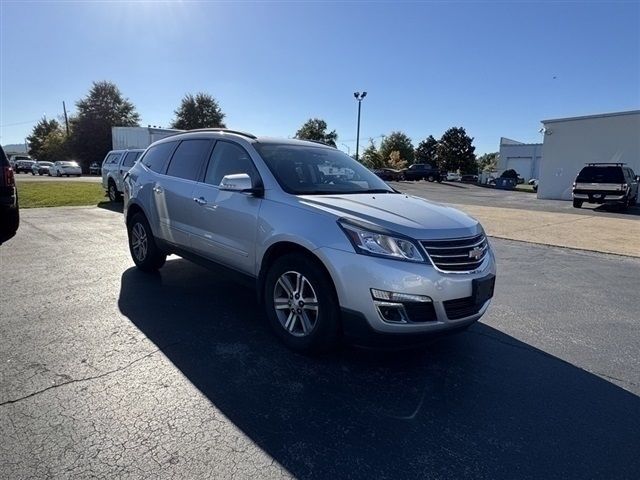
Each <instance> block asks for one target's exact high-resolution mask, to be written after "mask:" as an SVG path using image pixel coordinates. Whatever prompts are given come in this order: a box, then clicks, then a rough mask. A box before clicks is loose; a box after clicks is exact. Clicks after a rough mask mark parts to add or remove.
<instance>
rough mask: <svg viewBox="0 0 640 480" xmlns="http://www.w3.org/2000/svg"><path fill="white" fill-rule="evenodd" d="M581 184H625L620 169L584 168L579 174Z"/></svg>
mask: <svg viewBox="0 0 640 480" xmlns="http://www.w3.org/2000/svg"><path fill="white" fill-rule="evenodd" d="M576 182H580V183H624V176H623V175H622V168H620V167H615V166H611V167H584V168H583V169H582V171H581V172H580V173H579V174H578V178H577V179H576Z"/></svg>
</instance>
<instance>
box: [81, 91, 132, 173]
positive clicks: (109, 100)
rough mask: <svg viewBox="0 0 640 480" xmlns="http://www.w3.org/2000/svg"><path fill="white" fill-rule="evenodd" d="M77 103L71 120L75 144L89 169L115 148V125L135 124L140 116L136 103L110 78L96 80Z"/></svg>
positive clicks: (84, 164) (130, 125) (129, 125)
mask: <svg viewBox="0 0 640 480" xmlns="http://www.w3.org/2000/svg"><path fill="white" fill-rule="evenodd" d="M76 107H77V112H76V115H75V116H74V117H73V118H72V119H71V120H70V124H71V128H72V132H71V147H72V149H73V152H74V154H75V155H76V156H77V159H78V161H79V162H80V163H81V164H82V166H84V167H85V169H86V168H87V167H88V165H89V164H90V163H91V162H101V161H102V159H103V158H104V156H105V155H106V153H107V152H108V151H109V150H111V145H112V143H111V127H135V126H137V125H138V122H139V120H140V116H139V115H138V113H137V112H136V108H135V106H134V105H133V103H131V102H130V101H129V100H128V99H127V98H124V97H123V96H122V93H120V90H119V89H118V87H117V86H116V85H115V84H114V83H112V82H108V81H101V82H93V86H92V87H91V89H90V90H89V93H88V94H87V96H86V97H85V98H83V99H82V100H79V101H78V102H77V103H76Z"/></svg>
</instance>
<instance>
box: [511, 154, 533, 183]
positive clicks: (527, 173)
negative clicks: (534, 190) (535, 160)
mask: <svg viewBox="0 0 640 480" xmlns="http://www.w3.org/2000/svg"><path fill="white" fill-rule="evenodd" d="M510 168H512V169H514V170H515V171H516V172H518V173H519V174H520V175H522V176H523V177H524V181H525V182H526V181H528V180H529V179H530V178H531V157H508V158H507V169H510Z"/></svg>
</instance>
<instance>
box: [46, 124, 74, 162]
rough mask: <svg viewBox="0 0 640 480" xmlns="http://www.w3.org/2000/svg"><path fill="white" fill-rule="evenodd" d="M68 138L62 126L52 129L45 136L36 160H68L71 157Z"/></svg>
mask: <svg viewBox="0 0 640 480" xmlns="http://www.w3.org/2000/svg"><path fill="white" fill-rule="evenodd" d="M68 140H69V139H68V138H67V135H66V134H65V132H64V130H63V129H62V128H60V127H59V128H57V129H56V130H52V131H51V132H49V134H48V135H47V136H46V137H45V139H44V142H43V144H42V149H41V151H40V156H39V157H38V160H42V161H46V162H55V161H57V160H68V159H69V158H70V157H71V149H70V145H69V141H68Z"/></svg>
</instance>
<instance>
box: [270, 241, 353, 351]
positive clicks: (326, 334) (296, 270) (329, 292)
mask: <svg viewBox="0 0 640 480" xmlns="http://www.w3.org/2000/svg"><path fill="white" fill-rule="evenodd" d="M296 274H299V275H301V276H302V278H303V279H304V280H305V281H306V283H305V282H304V281H301V282H300V283H301V284H302V287H301V288H299V289H296V288H297V285H294V284H293V283H291V282H289V286H291V287H294V288H293V290H292V292H290V293H291V297H290V301H291V302H292V303H293V302H296V301H300V300H302V299H307V300H308V299H309V298H314V297H315V300H316V302H314V303H316V305H317V310H316V311H315V313H314V311H313V310H312V306H311V302H308V303H307V305H306V306H304V305H303V304H304V302H303V304H301V305H295V304H294V305H293V307H290V306H288V305H286V304H285V303H284V302H287V298H286V297H287V290H286V289H285V288H283V286H282V285H283V283H281V282H279V280H280V279H281V277H285V276H286V277H287V278H289V279H291V278H296V277H295V275H296ZM295 295H300V297H295ZM277 296H280V299H281V301H282V302H283V303H282V306H283V307H284V308H283V309H279V310H276V297H277ZM263 298H264V305H265V310H266V314H267V318H268V319H269V324H270V325H271V328H272V329H273V331H274V333H275V334H276V335H277V336H278V337H279V338H280V340H282V342H283V343H284V344H285V345H286V346H287V347H289V348H290V349H292V350H295V351H297V352H301V353H306V354H313V353H319V352H324V351H327V350H330V349H331V348H333V347H335V346H336V344H337V340H338V336H339V327H340V310H339V307H338V298H337V295H336V292H335V288H334V286H333V282H332V280H331V278H330V277H329V275H328V274H327V273H326V271H325V270H324V269H323V268H322V267H321V266H319V265H318V264H317V263H316V262H315V261H314V260H312V259H311V258H309V257H307V256H305V255H303V254H300V253H290V254H287V255H284V256H282V257H280V258H278V259H277V260H276V261H275V262H274V263H273V265H271V267H270V268H269V271H268V272H267V276H266V279H265V283H264V297H263ZM300 306H302V307H303V308H298V307H300ZM290 308H291V310H290ZM308 309H309V310H308ZM294 310H295V311H294ZM278 311H279V312H280V313H281V317H282V319H281V317H279V315H278ZM296 311H297V312H301V313H302V315H297V314H296ZM291 315H293V317H291ZM303 315H304V316H305V318H306V319H307V320H306V322H305V321H304V320H303V318H302V317H303ZM285 317H286V318H285ZM289 318H291V319H292V320H291V322H290V327H289V328H290V329H291V331H290V330H289V329H287V328H286V327H285V325H286V323H285V324H283V323H282V322H288V321H289V320H288V319H289ZM305 324H306V325H310V327H311V328H309V329H308V330H306V329H305V328H304V325H305Z"/></svg>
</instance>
